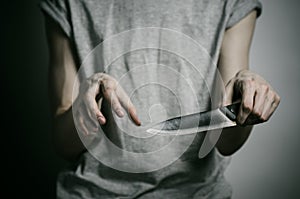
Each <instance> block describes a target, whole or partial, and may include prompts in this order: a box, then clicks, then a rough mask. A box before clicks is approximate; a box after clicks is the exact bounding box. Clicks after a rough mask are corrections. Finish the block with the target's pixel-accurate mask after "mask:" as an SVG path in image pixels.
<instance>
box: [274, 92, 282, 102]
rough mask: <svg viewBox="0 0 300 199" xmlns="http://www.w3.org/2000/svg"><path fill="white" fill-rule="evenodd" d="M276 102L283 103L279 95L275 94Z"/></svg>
mask: <svg viewBox="0 0 300 199" xmlns="http://www.w3.org/2000/svg"><path fill="white" fill-rule="evenodd" d="M275 100H276V101H277V103H278V104H279V103H280V101H281V97H280V96H279V95H278V94H275Z"/></svg>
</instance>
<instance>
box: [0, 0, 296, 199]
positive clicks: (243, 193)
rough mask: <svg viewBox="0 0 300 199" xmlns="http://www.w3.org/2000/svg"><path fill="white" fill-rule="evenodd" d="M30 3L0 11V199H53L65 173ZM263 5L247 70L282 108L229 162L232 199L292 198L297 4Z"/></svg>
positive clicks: (39, 28)
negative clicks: (53, 132)
mask: <svg viewBox="0 0 300 199" xmlns="http://www.w3.org/2000/svg"><path fill="white" fill-rule="evenodd" d="M37 2H38V1H34V0H31V1H29V0H28V1H22V0H12V1H9V3H7V2H6V3H2V5H1V12H0V21H1V37H0V38H1V48H0V49H1V66H2V67H1V69H2V71H1V74H4V75H1V79H0V80H1V82H0V88H1V104H2V110H1V113H2V114H1V115H2V117H1V118H2V119H1V124H2V125H1V127H2V129H3V130H1V133H2V135H3V136H4V137H7V138H6V139H1V140H2V142H1V149H2V153H1V169H2V172H1V179H2V183H1V184H3V183H4V187H2V188H1V191H0V197H1V196H3V195H8V197H7V198H14V197H15V196H17V195H19V194H23V195H26V196H27V195H28V196H30V197H31V198H54V195H55V178H56V174H57V172H58V171H59V170H60V169H62V168H63V167H64V166H65V165H66V163H65V162H64V161H63V160H61V159H60V158H58V157H57V156H56V155H55V153H54V152H53V149H52V146H51V136H50V117H49V109H48V96H47V59H48V56H47V46H46V40H45V32H44V25H43V16H42V14H41V12H40V11H39V9H38V6H37ZM262 3H263V6H264V8H263V14H262V16H261V18H260V19H259V20H258V22H257V27H256V32H255V36H254V41H253V45H252V51H251V68H252V70H254V71H256V72H258V73H259V74H261V75H262V76H263V77H265V78H266V79H267V80H268V81H269V82H270V83H271V84H272V86H273V87H274V88H275V89H276V90H277V91H278V92H279V94H280V95H281V97H282V102H281V104H280V107H279V108H278V110H277V112H276V113H275V114H274V116H273V118H272V119H271V120H270V121H269V122H268V123H265V124H262V125H259V126H257V127H255V129H254V131H253V133H252V135H251V137H250V139H249V140H248V142H247V143H246V144H245V146H244V147H243V148H242V149H241V150H240V151H238V152H237V153H236V154H235V155H234V156H233V157H232V163H231V165H230V166H229V168H228V170H227V172H226V176H227V178H228V180H229V181H230V183H231V184H232V185H233V189H234V199H248V198H249V199H250V198H251V199H252V198H259V199H260V198H263V199H269V198H272V199H274V198H299V197H297V196H299V195H300V189H299V188H300V171H299V170H298V169H299V168H300V160H299V157H300V156H299V153H298V150H300V145H299V144H298V142H300V134H299V131H298V128H297V123H298V122H300V120H299V118H300V114H299V107H298V103H297V102H298V100H299V99H300V98H299V88H298V86H299V85H300V76H299V71H300V69H299V68H298V63H299V61H300V55H299V51H298V50H299V44H300V43H299V40H298V35H300V27H299V25H300V23H299V21H298V20H299V19H300V14H299V12H298V11H299V6H300V2H299V1H298V2H297V1H296V0H286V1H280V0H272V1H271V0H263V1H262ZM4 127H8V130H4Z"/></svg>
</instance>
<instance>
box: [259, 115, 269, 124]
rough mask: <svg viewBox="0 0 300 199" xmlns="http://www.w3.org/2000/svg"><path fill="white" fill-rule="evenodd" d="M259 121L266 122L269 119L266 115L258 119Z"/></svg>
mask: <svg viewBox="0 0 300 199" xmlns="http://www.w3.org/2000/svg"><path fill="white" fill-rule="evenodd" d="M260 120H261V121H263V122H266V121H268V120H269V117H268V116H267V115H262V116H261V117H260Z"/></svg>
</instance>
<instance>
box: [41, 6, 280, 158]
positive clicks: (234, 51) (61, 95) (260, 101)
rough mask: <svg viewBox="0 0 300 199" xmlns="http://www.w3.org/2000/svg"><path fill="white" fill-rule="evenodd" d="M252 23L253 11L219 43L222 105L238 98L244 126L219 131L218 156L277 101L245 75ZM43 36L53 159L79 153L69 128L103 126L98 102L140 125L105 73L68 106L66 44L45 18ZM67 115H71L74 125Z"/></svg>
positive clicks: (70, 64)
mask: <svg viewBox="0 0 300 199" xmlns="http://www.w3.org/2000/svg"><path fill="white" fill-rule="evenodd" d="M255 20H256V12H255V11H254V12H252V13H250V14H249V15H248V16H246V17H245V18H244V19H243V20H241V21H240V22H239V23H238V24H236V25H235V26H233V27H232V28H230V29H228V30H226V32H225V35H224V39H223V44H222V48H221V53H220V59H219V65H218V67H219V70H220V73H221V75H222V78H223V81H224V83H225V84H226V95H225V97H224V104H225V105H226V104H230V103H231V102H232V100H233V99H234V98H235V97H239V98H241V102H242V105H241V108H240V111H239V114H238V123H239V124H240V125H248V126H238V127H234V128H228V129H224V130H223V133H222V135H221V137H220V139H219V141H218V143H217V146H216V147H217V149H218V150H219V151H220V153H221V154H223V155H231V154H233V153H234V152H236V151H237V150H238V149H239V148H240V147H241V146H242V145H243V144H244V142H245V141H246V140H247V138H248V136H249V134H250V132H251V129H252V124H256V123H261V122H265V121H267V120H268V119H269V118H270V116H271V115H272V113H273V112H274V111H275V109H276V107H277V106H278V104H279V101H280V99H279V96H278V94H277V93H276V92H275V91H274V90H273V89H272V88H271V86H270V85H269V84H268V83H267V82H266V81H265V80H264V79H263V78H262V77H260V76H259V75H257V74H255V73H253V72H251V71H249V70H248V68H249V66H248V65H249V49H250V44H251V40H252V35H253V31H254V26H255ZM46 32H47V39H48V45H49V53H50V62H49V92H50V93H49V95H50V98H51V110H52V115H53V142H54V146H55V148H56V150H57V152H58V154H60V155H61V156H62V157H63V158H65V159H67V160H70V161H72V160H75V159H76V158H77V157H78V156H79V155H80V154H81V153H82V152H84V151H85V147H84V146H83V144H82V143H81V141H80V138H79V136H78V133H77V131H76V128H75V124H79V125H77V126H79V129H78V130H79V131H80V132H81V133H83V134H84V135H89V132H88V130H87V126H93V127H94V130H95V131H97V128H99V124H100V125H104V124H105V123H106V122H107V121H106V118H105V115H103V113H102V112H101V102H102V100H107V101H108V102H110V104H111V105H112V109H113V110H114V111H115V112H116V114H117V115H118V116H119V117H123V116H124V114H126V112H127V114H129V116H130V117H131V119H132V121H133V122H134V123H135V124H136V125H138V126H139V125H141V122H140V120H139V119H138V116H137V113H136V109H135V107H134V105H133V104H132V102H131V101H130V99H129V97H128V96H127V94H126V93H125V92H124V90H123V89H122V88H121V86H120V85H118V84H117V81H116V80H115V79H114V78H113V77H111V76H109V75H107V74H103V73H96V74H94V75H92V76H91V77H90V78H89V79H87V80H86V81H84V82H81V84H80V85H79V86H78V87H76V88H75V89H74V90H75V91H77V93H78V94H77V95H76V96H75V97H76V98H75V99H76V100H75V101H74V104H73V103H72V97H73V96H72V95H73V85H74V83H75V82H76V81H77V79H76V72H77V69H78V68H77V67H76V64H75V61H74V56H73V51H72V49H73V47H72V44H71V42H70V41H69V39H68V38H67V36H66V35H65V34H64V33H63V31H62V30H61V29H60V27H59V26H58V25H57V24H56V23H55V22H53V21H52V20H51V19H50V18H48V17H47V16H46ZM96 98H97V99H99V100H98V101H97V100H96ZM73 111H74V113H73ZM73 114H74V115H76V117H75V120H74V119H73ZM83 118H90V120H86V119H83Z"/></svg>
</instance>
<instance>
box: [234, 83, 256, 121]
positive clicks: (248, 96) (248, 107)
mask: <svg viewBox="0 0 300 199" xmlns="http://www.w3.org/2000/svg"><path fill="white" fill-rule="evenodd" d="M238 87H239V89H240V91H241V95H242V102H241V106H240V110H239V113H238V116H237V122H238V123H239V124H241V125H243V124H245V121H246V119H247V118H248V117H249V115H250V113H251V112H252V109H253V99H254V95H255V87H254V85H253V82H252V81H251V80H249V81H248V80H245V81H242V82H240V83H239V85H238Z"/></svg>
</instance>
